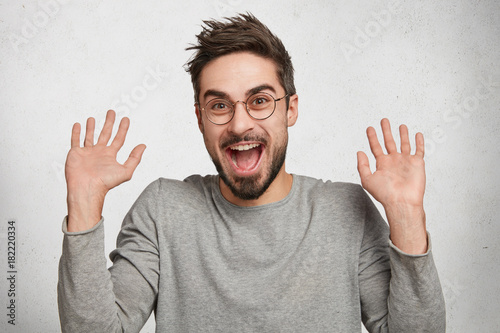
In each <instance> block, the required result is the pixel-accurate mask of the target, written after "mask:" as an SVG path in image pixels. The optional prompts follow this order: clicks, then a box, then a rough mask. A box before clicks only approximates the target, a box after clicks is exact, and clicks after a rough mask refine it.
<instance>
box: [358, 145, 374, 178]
mask: <svg viewBox="0 0 500 333" xmlns="http://www.w3.org/2000/svg"><path fill="white" fill-rule="evenodd" d="M358 173H359V177H360V178H361V184H363V183H364V181H365V180H366V178H368V177H369V176H371V175H372V171H371V170H370V162H369V161H368V156H366V154H365V153H363V152H362V151H358Z"/></svg>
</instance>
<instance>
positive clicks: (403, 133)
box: [399, 125, 411, 154]
mask: <svg viewBox="0 0 500 333" xmlns="http://www.w3.org/2000/svg"><path fill="white" fill-rule="evenodd" d="M399 136H400V137H401V153H403V154H409V153H410V152H411V146H410V138H409V137H408V127H406V125H401V126H399Z"/></svg>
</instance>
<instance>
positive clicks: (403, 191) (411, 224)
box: [358, 119, 427, 254]
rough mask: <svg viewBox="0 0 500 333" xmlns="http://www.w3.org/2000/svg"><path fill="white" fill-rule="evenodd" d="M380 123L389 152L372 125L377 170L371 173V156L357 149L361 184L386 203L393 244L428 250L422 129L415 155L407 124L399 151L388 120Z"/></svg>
mask: <svg viewBox="0 0 500 333" xmlns="http://www.w3.org/2000/svg"><path fill="white" fill-rule="evenodd" d="M381 126H382V133H383V136H384V142H385V148H386V150H387V154H385V153H384V151H383V149H382V147H381V145H380V143H379V141H378V138H377V134H376V132H375V129H374V128H373V127H369V128H368V129H367V130H366V134H367V136H368V142H369V144H370V149H371V151H372V153H373V155H374V156H375V159H376V170H375V172H374V173H372V172H371V170H370V165H369V162H368V157H367V156H366V154H365V153H363V152H358V172H359V175H360V177H361V185H362V186H363V188H365V189H366V190H367V191H368V192H369V193H370V194H371V195H372V196H373V197H374V198H375V199H376V200H377V201H379V202H380V203H381V204H382V206H383V207H384V209H385V212H386V215H387V219H388V222H389V226H390V229H391V240H392V242H393V243H394V245H396V246H397V247H398V248H399V249H400V250H402V251H404V252H406V253H411V254H418V253H425V252H426V250H427V233H426V229H425V213H424V207H423V200H424V191H425V163H424V159H423V158H424V137H423V135H422V133H417V134H416V135H415V143H416V151H415V154H414V155H412V154H411V146H410V140H409V137H408V128H407V127H406V126H405V125H401V126H400V127H399V133H400V136H401V152H398V150H397V147H396V143H395V142H394V139H393V136H392V133H391V127H390V124H389V120H387V119H382V121H381Z"/></svg>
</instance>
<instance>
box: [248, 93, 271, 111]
mask: <svg viewBox="0 0 500 333" xmlns="http://www.w3.org/2000/svg"><path fill="white" fill-rule="evenodd" d="M272 102H273V99H272V97H271V96H270V95H268V94H266V93H259V94H256V95H254V96H251V97H250V101H249V107H250V108H253V109H255V110H260V109H264V108H267V107H269V106H270V105H271V104H272Z"/></svg>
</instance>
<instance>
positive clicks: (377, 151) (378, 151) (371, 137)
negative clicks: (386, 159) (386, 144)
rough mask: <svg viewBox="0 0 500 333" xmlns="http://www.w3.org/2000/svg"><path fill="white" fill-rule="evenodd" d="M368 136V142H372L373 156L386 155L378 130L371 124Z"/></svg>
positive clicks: (367, 130)
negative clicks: (378, 136) (379, 139)
mask: <svg viewBox="0 0 500 333" xmlns="http://www.w3.org/2000/svg"><path fill="white" fill-rule="evenodd" d="M366 136H367V137H368V143H369V144H370V150H371V151H372V154H373V156H375V158H377V157H379V156H381V155H384V151H383V150H382V147H381V146H380V143H379V142H378V138H377V132H375V129H374V128H373V127H371V126H370V127H368V128H367V129H366Z"/></svg>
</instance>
